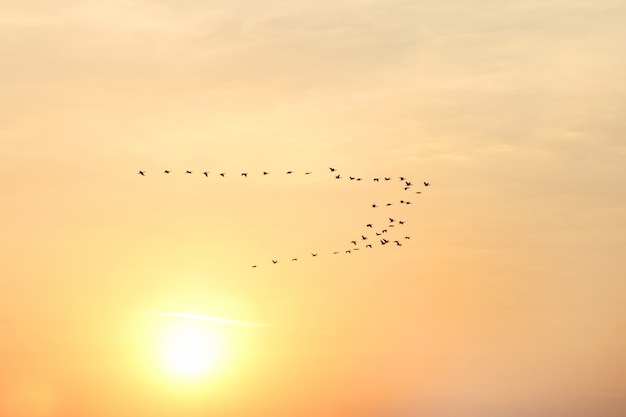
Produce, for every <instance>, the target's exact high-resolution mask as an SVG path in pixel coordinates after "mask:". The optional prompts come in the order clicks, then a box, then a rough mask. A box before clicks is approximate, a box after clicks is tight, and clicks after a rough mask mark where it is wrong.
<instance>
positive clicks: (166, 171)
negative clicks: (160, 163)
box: [163, 169, 171, 174]
mask: <svg viewBox="0 0 626 417" xmlns="http://www.w3.org/2000/svg"><path fill="white" fill-rule="evenodd" d="M163 172H164V173H166V174H169V173H170V172H171V171H168V170H167V169H166V170H165V171H163Z"/></svg>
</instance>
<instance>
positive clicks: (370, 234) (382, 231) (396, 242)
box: [137, 167, 430, 268]
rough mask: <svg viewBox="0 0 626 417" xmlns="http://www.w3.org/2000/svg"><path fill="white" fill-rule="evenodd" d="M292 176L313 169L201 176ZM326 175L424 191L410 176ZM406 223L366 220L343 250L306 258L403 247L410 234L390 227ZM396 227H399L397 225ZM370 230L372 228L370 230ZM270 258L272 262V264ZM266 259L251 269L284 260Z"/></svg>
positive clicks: (425, 183) (403, 202)
mask: <svg viewBox="0 0 626 417" xmlns="http://www.w3.org/2000/svg"><path fill="white" fill-rule="evenodd" d="M180 172H181V173H183V174H184V175H193V174H194V171H193V170H184V171H180ZM159 174H165V175H170V174H174V175H175V174H176V172H175V171H172V170H170V169H165V170H163V171H162V172H160V173H159ZM281 174H282V175H289V176H294V175H298V174H301V175H312V174H313V172H312V171H302V172H297V171H293V170H288V171H282V172H275V173H273V172H271V171H260V172H258V173H253V172H249V171H246V172H240V173H239V172H238V173H232V174H229V173H226V172H216V173H212V172H211V171H203V172H202V173H201V174H200V175H203V176H204V177H206V178H208V177H209V176H211V175H214V176H216V177H218V178H221V179H226V177H230V176H236V177H239V178H241V179H242V180H245V179H246V178H248V177H251V176H254V175H257V176H259V177H266V176H268V175H281ZM326 174H330V178H331V179H334V180H344V181H346V180H347V181H348V182H350V181H355V182H360V181H372V182H375V183H383V182H388V183H392V184H393V183H394V182H395V183H399V184H400V186H401V188H402V190H403V193H404V194H405V195H406V194H407V192H408V194H413V195H414V194H422V190H416V189H415V188H417V186H416V185H414V184H415V183H414V182H413V181H411V180H409V179H407V177H404V176H400V177H398V178H394V177H386V176H382V177H374V178H369V179H365V178H363V177H358V176H353V175H348V176H347V177H346V176H343V175H342V174H341V173H340V172H339V171H338V170H337V169H336V168H334V167H329V170H328V171H326ZM137 175H141V176H142V177H145V176H147V175H148V172H147V171H145V170H140V171H138V172H137ZM422 184H423V187H429V186H430V182H428V181H422ZM410 204H413V203H412V201H411V200H408V199H407V197H403V198H402V199H398V200H394V201H386V202H384V203H380V202H376V203H372V204H371V208H372V209H380V208H383V207H390V206H397V205H410ZM405 223H406V220H405V219H399V218H396V217H389V216H387V217H386V218H385V219H384V220H382V221H379V222H377V223H373V222H372V223H367V224H364V225H363V227H364V228H365V229H364V230H363V231H361V232H359V233H358V236H357V237H355V238H353V239H351V240H346V242H345V243H344V247H343V248H342V249H339V248H335V250H332V251H328V252H319V251H318V252H311V253H310V255H309V254H307V257H308V256H310V257H311V258H316V257H318V255H320V256H322V257H323V256H324V255H330V256H336V255H340V254H344V255H351V254H353V253H356V252H357V251H360V250H364V251H369V250H371V249H373V248H374V247H386V246H390V247H401V246H402V245H403V243H405V242H406V241H408V240H409V239H410V238H411V236H409V235H406V234H404V233H401V232H395V233H392V231H391V230H394V231H395V230H399V229H401V228H402V227H403V226H404V225H405ZM396 226H397V228H396ZM367 229H369V230H367ZM301 258H302V257H301V256H292V257H288V258H286V259H287V261H288V262H297V261H298V259H301ZM270 260H271V263H270ZM270 260H268V261H267V263H257V264H253V265H251V266H252V268H258V267H260V266H262V265H267V264H269V265H276V264H279V262H280V261H281V259H279V258H272V259H270Z"/></svg>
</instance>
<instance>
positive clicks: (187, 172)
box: [185, 170, 193, 174]
mask: <svg viewBox="0 0 626 417" xmlns="http://www.w3.org/2000/svg"><path fill="white" fill-rule="evenodd" d="M191 173H193V171H189V170H187V171H185V174H191Z"/></svg>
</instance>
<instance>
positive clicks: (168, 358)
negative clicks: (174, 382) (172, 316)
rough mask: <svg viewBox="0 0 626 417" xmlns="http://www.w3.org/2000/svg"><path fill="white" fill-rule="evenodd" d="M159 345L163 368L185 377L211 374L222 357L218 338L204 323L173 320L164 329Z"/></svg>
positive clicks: (190, 377) (186, 378)
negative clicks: (175, 321) (176, 321)
mask: <svg viewBox="0 0 626 417" xmlns="http://www.w3.org/2000/svg"><path fill="white" fill-rule="evenodd" d="M158 346H159V361H160V363H161V364H162V366H163V368H164V369H165V371H167V372H168V373H169V374H170V375H172V376H174V377H177V378H180V379H185V380H190V379H198V378H201V377H204V376H206V375H208V374H210V373H211V372H212V371H214V370H215V369H216V368H217V366H218V365H219V362H220V360H221V358H222V349H221V346H220V343H219V338H218V337H217V334H216V333H215V332H214V331H212V329H211V327H210V326H207V325H206V324H204V325H202V324H198V323H180V322H178V323H172V324H171V325H170V326H168V327H166V328H164V329H163V331H162V333H161V336H160V340H159V342H158Z"/></svg>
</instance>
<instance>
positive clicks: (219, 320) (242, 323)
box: [147, 312, 269, 327]
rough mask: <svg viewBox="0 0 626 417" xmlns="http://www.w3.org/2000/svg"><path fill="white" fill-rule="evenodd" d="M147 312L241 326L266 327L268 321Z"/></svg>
mask: <svg viewBox="0 0 626 417" xmlns="http://www.w3.org/2000/svg"><path fill="white" fill-rule="evenodd" d="M147 314H149V315H151V316H161V317H178V318H181V319H190V320H202V321H210V322H213V323H220V324H229V325H232V326H243V327H268V326H269V324H268V323H250V322H245V321H239V320H231V319H225V318H223V317H213V316H203V315H200V314H189V313H167V312H150V313H147Z"/></svg>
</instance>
